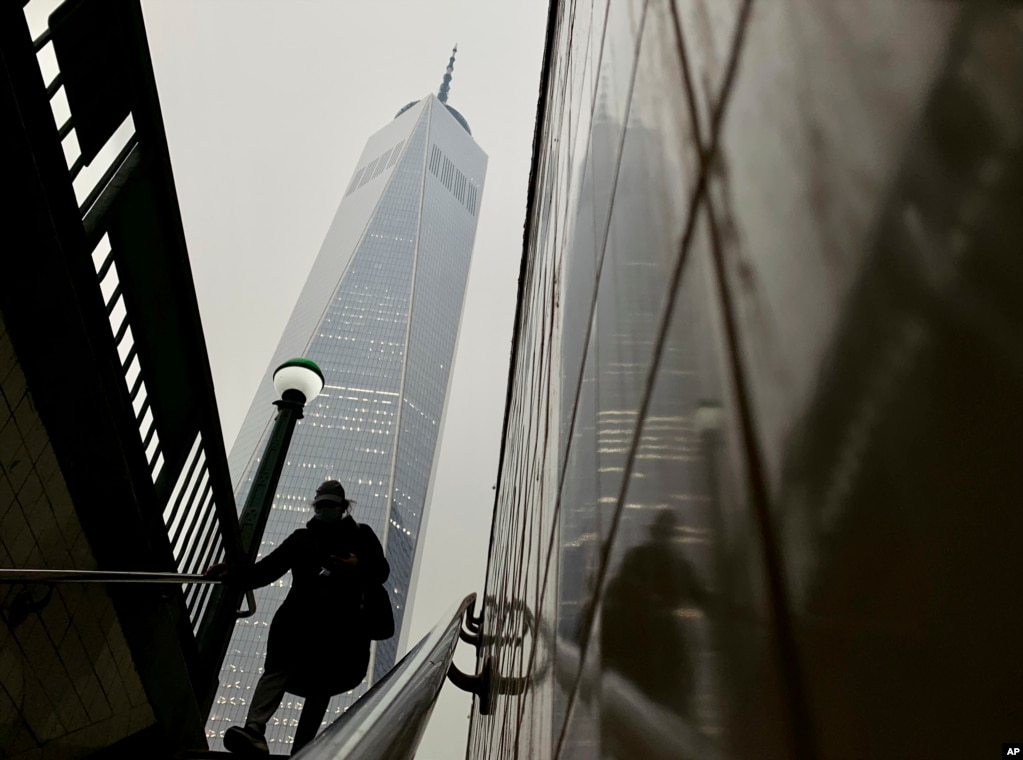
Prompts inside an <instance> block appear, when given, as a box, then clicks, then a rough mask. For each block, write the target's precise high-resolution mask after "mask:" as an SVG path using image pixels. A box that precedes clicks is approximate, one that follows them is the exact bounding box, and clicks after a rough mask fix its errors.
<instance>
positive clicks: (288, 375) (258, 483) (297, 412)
mask: <svg viewBox="0 0 1023 760" xmlns="http://www.w3.org/2000/svg"><path fill="white" fill-rule="evenodd" d="M274 388H275V389H276V391H277V393H279V394H280V396H281V397H280V399H278V400H277V401H275V402H274V406H276V407H277V410H278V411H277V419H276V420H275V421H274V427H273V430H272V431H271V433H270V438H269V439H268V440H267V442H266V447H265V448H264V449H263V456H262V458H261V459H260V460H259V469H258V470H257V471H256V476H255V478H254V479H253V481H252V487H251V488H250V489H249V493H248V495H247V496H246V497H245V506H244V507H242V511H241V514H240V515H239V517H238V530H239V532H240V534H241V544H242V556H243V557H244V558H245V562H246V563H248V564H251V563H252V562H254V561H255V559H256V554H257V553H258V552H259V544H260V542H261V541H262V540H263V531H264V529H265V528H266V521H267V518H268V517H269V516H270V507H271V505H272V504H273V499H274V495H275V494H276V493H277V483H278V482H279V481H280V479H281V471H282V470H283V469H284V460H285V455H286V454H287V453H288V445H289V444H290V443H291V434H292V433H293V432H294V431H295V423H296V422H298V421H299V420H300V419H302V408H303V407H304V406H305V405H306V404H307V403H308V402H310V401H312V400H313V399H314V398H316V396H317V395H318V394H319V392H320V391H321V390H323V373H322V372H321V371H320V368H319V367H317V366H316V363H315V362H312V361H310V360H309V359H288V361H286V362H284V364H282V365H281V366H279V367H278V368H277V369H275V370H274Z"/></svg>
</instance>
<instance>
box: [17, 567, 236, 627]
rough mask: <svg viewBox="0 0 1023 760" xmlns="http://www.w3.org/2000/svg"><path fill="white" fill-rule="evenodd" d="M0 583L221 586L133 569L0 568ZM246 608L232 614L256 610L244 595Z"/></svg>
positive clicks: (203, 578) (184, 576) (190, 575)
mask: <svg viewBox="0 0 1023 760" xmlns="http://www.w3.org/2000/svg"><path fill="white" fill-rule="evenodd" d="M0 583H169V584H176V585H180V584H182V583H223V581H222V580H221V579H219V578H208V577H206V576H205V575H199V574H197V573H152V572H141V571H133V570H43V569H26V568H0ZM245 602H246V604H248V609H244V610H238V611H237V612H236V614H237V616H238V617H239V618H246V617H250V616H251V615H252V614H253V613H255V611H256V596H255V594H254V593H253V592H252V591H251V590H250V591H246V592H245Z"/></svg>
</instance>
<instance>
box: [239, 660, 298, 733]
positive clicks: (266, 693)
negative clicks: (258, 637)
mask: <svg viewBox="0 0 1023 760" xmlns="http://www.w3.org/2000/svg"><path fill="white" fill-rule="evenodd" d="M269 665H270V663H267V664H266V665H264V667H263V675H261V676H260V677H259V681H258V682H257V683H256V688H255V689H253V691H252V700H251V701H250V702H249V712H248V715H246V716H245V727H246V728H250V729H252V730H254V731H256V732H257V733H258V734H260V735H261V736H262V735H264V734H265V733H266V724H267V722H268V721H269V720H270V718H271V717H272V716H273V714H274V713H275V712H277V708H278V707H280V706H281V699H282V698H283V697H284V685H285V684H286V683H287V681H288V674H289V671H288V670H286V669H284V668H280V667H275V668H273V669H271V668H270V667H269Z"/></svg>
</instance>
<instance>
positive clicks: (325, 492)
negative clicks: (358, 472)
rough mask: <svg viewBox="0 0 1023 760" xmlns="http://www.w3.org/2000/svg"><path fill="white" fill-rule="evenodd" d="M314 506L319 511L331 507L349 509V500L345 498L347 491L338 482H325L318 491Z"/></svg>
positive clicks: (314, 498)
mask: <svg viewBox="0 0 1023 760" xmlns="http://www.w3.org/2000/svg"><path fill="white" fill-rule="evenodd" d="M313 506H314V507H315V508H317V509H323V508H329V507H343V508H346V509H347V507H348V499H347V498H346V497H345V489H344V486H342V485H341V484H340V483H339V482H338V481H336V480H325V481H323V483H322V484H321V485H320V487H319V488H317V489H316V496H314V497H313Z"/></svg>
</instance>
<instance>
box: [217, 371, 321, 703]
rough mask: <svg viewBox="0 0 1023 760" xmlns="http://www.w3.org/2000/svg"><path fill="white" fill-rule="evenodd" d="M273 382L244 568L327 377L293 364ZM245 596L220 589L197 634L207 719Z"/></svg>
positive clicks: (241, 527) (244, 521)
mask: <svg viewBox="0 0 1023 760" xmlns="http://www.w3.org/2000/svg"><path fill="white" fill-rule="evenodd" d="M273 379H274V388H275V389H276V390H277V393H278V394H280V399H278V400H277V401H275V402H274V406H276V407H277V418H276V419H275V420H274V426H273V430H272V431H271V432H270V438H269V439H268V440H267V442H266V447H265V448H264V449H263V457H262V458H261V459H260V460H259V469H258V470H257V471H256V477H255V478H254V479H253V481H252V487H251V488H250V489H249V493H248V496H246V497H245V506H243V507H242V511H241V515H239V517H238V531H239V536H240V539H241V540H240V544H241V550H242V552H241V554H242V561H243V562H244V563H246V564H252V563H253V562H254V561H255V559H256V555H257V554H258V553H259V544H260V543H261V542H262V540H263V530H264V529H265V528H266V521H267V518H268V517H269V516H270V507H271V506H272V505H273V500H274V495H275V494H276V493H277V483H278V481H280V479H281V471H282V470H283V469H284V460H285V455H286V454H287V453H288V445H289V444H290V443H291V434H292V433H293V432H294V431H295V423H296V422H298V421H299V420H300V419H302V409H303V407H305V405H306V404H307V403H308V402H310V401H312V400H313V399H314V398H316V396H317V395H318V394H319V392H320V391H321V390H323V373H322V372H321V371H320V368H319V367H317V366H316V364H315V363H314V362H311V361H309V360H308V359H289V360H288V361H286V362H284V364H282V365H281V366H279V367H278V368H277V369H276V370H274V376H273ZM241 596H242V595H241V592H240V591H238V590H236V589H230V588H227V587H225V586H217V587H216V588H215V589H214V590H213V593H212V594H211V597H210V608H211V609H213V610H214V614H213V615H207V616H205V617H204V619H203V622H202V625H201V626H200V629H199V634H198V636H197V639H198V642H197V643H198V645H199V653H200V658H201V660H202V663H203V667H204V668H205V672H206V673H207V675H208V678H209V682H208V683H207V684H206V685H205V686H206V688H205V693H204V694H203V698H202V700H201V701H202V709H203V710H204V711H205V714H206V715H209V712H210V708H211V707H212V706H213V699H214V698H215V696H216V693H217V685H218V683H219V675H220V667H221V665H222V664H223V662H224V655H225V654H226V653H227V647H228V644H229V643H230V639H231V630H232V629H233V628H234V622H235V620H236V619H237V618H238V617H239V616H241V615H242V613H240V612H238V611H237V610H238V604H239V602H240V601H241ZM253 609H254V608H253ZM249 614H251V612H250V613H249Z"/></svg>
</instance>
